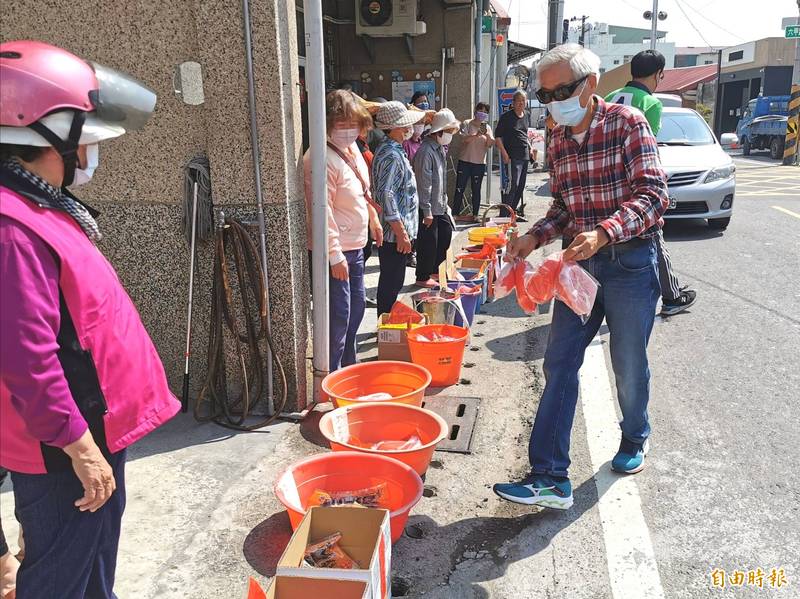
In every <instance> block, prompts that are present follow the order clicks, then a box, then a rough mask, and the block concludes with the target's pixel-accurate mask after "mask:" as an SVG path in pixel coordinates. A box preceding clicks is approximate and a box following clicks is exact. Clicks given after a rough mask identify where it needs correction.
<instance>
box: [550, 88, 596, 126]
mask: <svg viewBox="0 0 800 599" xmlns="http://www.w3.org/2000/svg"><path fill="white" fill-rule="evenodd" d="M585 86H586V82H585V81H584V82H583V85H581V87H580V88H579V89H580V92H578V95H577V96H572V97H571V98H567V99H566V100H561V101H560V102H558V101H553V102H550V103H549V104H547V105H546V106H547V110H549V111H550V115H551V116H552V117H553V120H554V121H555V122H556V123H558V124H559V125H564V126H565V127H574V126H575V125H577V124H578V123H580V122H581V121H582V120H583V117H584V116H586V111H587V110H588V109H589V103H588V102H587V104H586V106H581V94H582V93H583V88H584V87H585ZM589 101H591V98H590V100H589Z"/></svg>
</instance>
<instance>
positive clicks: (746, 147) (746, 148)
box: [742, 137, 750, 156]
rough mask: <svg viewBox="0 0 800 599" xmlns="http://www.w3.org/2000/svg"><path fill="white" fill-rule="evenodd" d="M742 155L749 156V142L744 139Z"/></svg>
mask: <svg viewBox="0 0 800 599" xmlns="http://www.w3.org/2000/svg"><path fill="white" fill-rule="evenodd" d="M742 154H743V155H745V156H750V140H749V139H747V138H746V137H745V138H744V139H743V140H742Z"/></svg>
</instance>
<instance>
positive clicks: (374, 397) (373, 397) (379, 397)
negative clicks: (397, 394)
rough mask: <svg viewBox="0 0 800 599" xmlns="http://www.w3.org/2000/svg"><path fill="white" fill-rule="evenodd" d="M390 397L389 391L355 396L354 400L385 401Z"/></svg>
mask: <svg viewBox="0 0 800 599" xmlns="http://www.w3.org/2000/svg"><path fill="white" fill-rule="evenodd" d="M389 399H392V394H391V393H384V392H379V393H371V394H370V395H361V396H360V397H356V401H387V400H389Z"/></svg>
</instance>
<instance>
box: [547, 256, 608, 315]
mask: <svg viewBox="0 0 800 599" xmlns="http://www.w3.org/2000/svg"><path fill="white" fill-rule="evenodd" d="M598 287H599V283H598V282H597V281H596V280H595V278H594V277H593V276H592V275H590V274H589V273H588V272H586V271H585V270H584V269H583V268H582V267H581V266H579V265H578V263H577V262H572V261H570V262H563V263H562V266H561V272H560V273H559V274H558V279H557V281H556V288H555V290H556V297H557V298H558V299H560V300H561V301H562V302H564V303H565V304H567V305H568V306H569V307H570V308H571V309H572V311H573V312H575V314H577V315H578V316H580V317H581V318H582V319H583V321H584V322H586V320H587V319H588V318H589V315H590V314H591V313H592V308H593V307H594V301H595V299H596V298H597V289H598Z"/></svg>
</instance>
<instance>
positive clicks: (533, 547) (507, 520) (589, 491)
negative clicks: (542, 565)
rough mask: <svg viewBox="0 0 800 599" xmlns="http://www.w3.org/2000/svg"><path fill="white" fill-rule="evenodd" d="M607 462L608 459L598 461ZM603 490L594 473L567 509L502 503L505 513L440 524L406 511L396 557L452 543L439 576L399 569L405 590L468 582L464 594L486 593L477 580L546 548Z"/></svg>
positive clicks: (503, 572) (494, 576)
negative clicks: (447, 568) (448, 567)
mask: <svg viewBox="0 0 800 599" xmlns="http://www.w3.org/2000/svg"><path fill="white" fill-rule="evenodd" d="M608 468H610V462H607V463H606V464H604V465H603V466H602V467H601V469H608ZM612 484H613V483H612ZM607 491H608V487H606V488H602V489H601V490H600V493H598V489H597V485H596V483H595V478H594V477H590V478H588V479H586V480H585V481H584V482H583V483H582V484H581V485H580V486H579V487H577V488H575V489H574V490H573V496H574V499H575V503H574V505H573V507H572V508H571V509H569V510H567V511H559V510H548V509H541V510H537V508H530V507H527V506H521V505H515V504H512V503H503V504H501V509H500V513H501V514H502V513H503V512H506V513H507V514H508V515H499V516H498V515H496V516H490V517H485V518H482V517H473V518H466V519H464V520H459V521H457V522H453V523H452V524H448V525H446V526H439V525H438V524H437V523H436V522H435V521H434V520H432V519H431V518H429V517H427V516H413V515H412V516H411V518H410V520H409V524H408V526H407V527H406V533H405V534H404V535H403V538H402V539H401V540H400V541H399V542H398V544H397V546H396V552H397V554H398V558H399V559H406V558H407V557H410V556H411V555H426V554H427V553H428V552H429V551H432V552H435V551H436V550H437V547H442V546H452V545H453V540H455V548H454V549H453V550H452V552H451V554H450V562H451V570H450V572H448V573H442V577H441V578H440V579H438V580H433V581H432V580H431V577H430V573H426V572H424V571H422V572H420V573H419V575H418V576H414V575H410V574H409V573H405V576H406V577H407V578H405V580H406V582H407V583H408V584H409V585H410V587H411V593H409V596H417V593H420V592H431V591H433V590H434V589H435V588H437V586H436V585H438V584H447V585H450V586H460V587H463V586H465V585H467V584H468V585H470V587H469V590H470V591H471V594H469V595H463V597H465V599H466V598H468V597H476V598H483V597H488V594H486V590H485V589H483V588H481V587H480V586H478V585H479V584H480V583H483V582H487V581H491V580H496V579H499V578H502V577H503V576H505V575H506V573H507V570H508V568H509V566H510V565H511V564H513V563H515V562H517V561H520V560H525V559H527V558H529V557H532V556H534V555H536V554H538V553H540V552H541V551H542V550H544V549H545V548H547V546H548V545H549V544H550V542H551V541H552V540H553V539H554V538H555V537H556V535H558V534H559V533H560V532H561V531H562V530H564V529H566V528H567V527H568V526H570V525H572V524H573V523H575V522H577V521H578V520H580V519H581V518H582V517H583V516H584V514H585V513H586V512H587V511H589V510H590V509H592V507H594V506H595V505H596V504H597V502H598V500H599V498H600V496H601V495H603V494H605V492H607ZM487 492H489V491H488V489H487ZM531 510H535V511H533V512H532V511H531ZM412 547H413V548H412ZM403 554H406V555H403ZM415 589H416V592H415ZM460 590H461V591H462V592H463V590H464V589H463V588H461V589H460ZM460 596H462V595H460Z"/></svg>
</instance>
